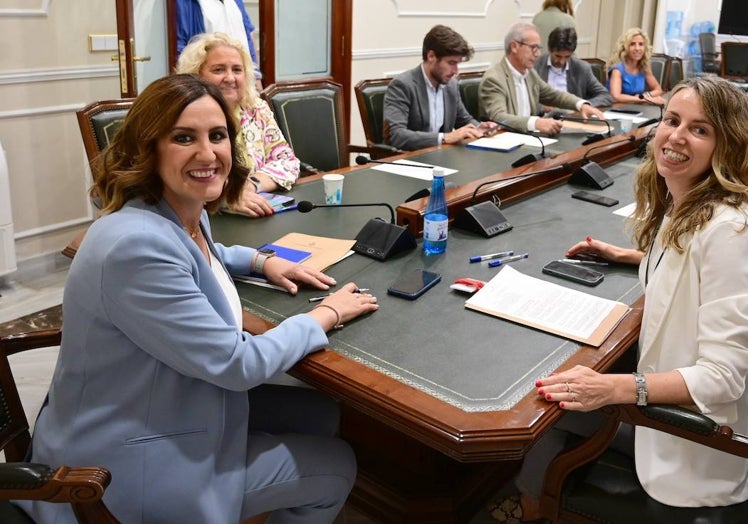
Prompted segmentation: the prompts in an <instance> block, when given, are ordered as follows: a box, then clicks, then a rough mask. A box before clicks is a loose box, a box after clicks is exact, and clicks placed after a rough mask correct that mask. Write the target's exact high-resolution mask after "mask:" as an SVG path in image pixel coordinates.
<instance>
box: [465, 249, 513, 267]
mask: <svg viewBox="0 0 748 524" xmlns="http://www.w3.org/2000/svg"><path fill="white" fill-rule="evenodd" d="M513 254H514V251H502V252H501V253H491V254H490V255H479V256H476V257H470V263H471V264H473V263H475V262H483V261H484V260H493V259H494V258H504V257H508V256H511V255H513Z"/></svg>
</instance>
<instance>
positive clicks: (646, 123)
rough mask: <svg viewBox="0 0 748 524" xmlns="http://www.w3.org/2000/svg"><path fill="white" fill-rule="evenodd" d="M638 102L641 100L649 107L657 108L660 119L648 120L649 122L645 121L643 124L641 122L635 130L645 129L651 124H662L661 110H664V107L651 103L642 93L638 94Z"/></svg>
mask: <svg viewBox="0 0 748 524" xmlns="http://www.w3.org/2000/svg"><path fill="white" fill-rule="evenodd" d="M639 100H641V101H642V102H644V103H645V104H648V105H650V106H655V107H657V108H658V109H659V110H660V118H650V119H649V120H645V121H644V122H642V123H641V124H639V126H638V127H637V129H639V128H642V127H646V126H649V125H652V124H656V123H658V122H662V116H663V108H664V106H663V105H662V104H656V103H654V102H652V101H651V100H649V99H648V98H647V97H645V96H644V94H643V93H639Z"/></svg>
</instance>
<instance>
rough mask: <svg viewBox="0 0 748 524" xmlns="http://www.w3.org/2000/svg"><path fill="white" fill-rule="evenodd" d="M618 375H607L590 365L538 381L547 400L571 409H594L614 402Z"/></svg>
mask: <svg viewBox="0 0 748 524" xmlns="http://www.w3.org/2000/svg"><path fill="white" fill-rule="evenodd" d="M612 377H615V375H604V374H601V373H598V372H597V371H593V370H591V369H590V368H588V367H587V366H574V367H573V368H572V369H570V370H568V371H564V372H562V373H554V374H553V375H551V376H549V377H546V378H543V379H540V380H538V381H537V382H536V383H535V385H536V386H537V391H538V395H540V396H541V397H543V398H544V399H545V400H547V401H548V402H558V404H559V407H561V408H562V409H566V410H569V411H593V410H595V409H598V408H600V407H602V406H606V405H608V404H613V403H615V400H614V399H613V398H612V393H613V386H614V385H613V379H612Z"/></svg>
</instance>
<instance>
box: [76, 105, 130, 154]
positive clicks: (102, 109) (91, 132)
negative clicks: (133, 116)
mask: <svg viewBox="0 0 748 524" xmlns="http://www.w3.org/2000/svg"><path fill="white" fill-rule="evenodd" d="M134 101H135V99H134V98H125V99H122V100H103V101H101V102H94V103H92V104H89V105H87V106H86V107H84V108H83V109H81V110H79V111H76V112H75V115H76V116H77V117H78V127H80V130H81V137H82V138H83V147H85V148H86V156H87V157H88V161H89V162H91V161H92V160H93V159H94V158H96V156H97V155H98V154H99V153H101V151H102V150H103V149H104V148H105V147H106V146H108V145H109V143H110V142H111V141H112V138H114V134H115V133H116V132H117V130H118V129H119V128H120V126H121V125H122V122H124V121H125V115H127V112H128V111H129V110H130V108H131V107H132V104H133V102H134Z"/></svg>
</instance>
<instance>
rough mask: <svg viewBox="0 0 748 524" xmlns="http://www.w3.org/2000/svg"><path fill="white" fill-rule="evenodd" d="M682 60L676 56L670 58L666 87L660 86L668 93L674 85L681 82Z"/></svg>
mask: <svg viewBox="0 0 748 524" xmlns="http://www.w3.org/2000/svg"><path fill="white" fill-rule="evenodd" d="M683 78H684V75H683V60H681V59H680V58H678V57H676V56H671V57H670V74H669V75H668V81H667V87H666V86H662V88H663V89H665V90H667V91H670V90H671V89H672V88H674V87H675V85H676V84H677V83H678V82H680V81H681V80H683Z"/></svg>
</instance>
